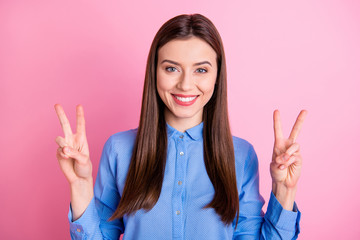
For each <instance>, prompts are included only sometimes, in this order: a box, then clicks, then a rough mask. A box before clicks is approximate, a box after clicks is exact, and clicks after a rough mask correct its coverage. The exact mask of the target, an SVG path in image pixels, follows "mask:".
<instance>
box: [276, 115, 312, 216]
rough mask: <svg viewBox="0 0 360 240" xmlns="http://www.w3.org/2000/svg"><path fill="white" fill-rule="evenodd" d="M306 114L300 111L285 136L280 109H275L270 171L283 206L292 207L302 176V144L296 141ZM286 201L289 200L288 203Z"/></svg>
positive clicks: (277, 195) (277, 196)
mask: <svg viewBox="0 0 360 240" xmlns="http://www.w3.org/2000/svg"><path fill="white" fill-rule="evenodd" d="M306 114H307V111H306V110H302V111H301V112H300V114H299V115H298V117H297V119H296V122H295V124H294V126H293V128H292V131H291V133H290V136H289V138H285V137H284V136H283V133H282V128H281V121H280V112H279V111H278V110H275V111H274V136H275V143H274V150H273V155H272V162H271V164H270V173H271V177H272V182H273V189H272V190H273V193H274V194H275V196H276V198H277V199H278V200H279V202H280V203H281V204H282V205H283V207H284V206H285V205H286V206H289V207H288V208H292V204H293V201H294V199H293V198H295V192H296V185H297V182H298V180H299V178H300V173H301V167H302V157H301V154H300V145H299V144H298V143H297V142H296V138H297V136H298V135H299V133H300V130H301V126H302V124H303V122H304V120H305V117H306ZM290 195H292V197H290ZM284 201H285V202H286V201H287V203H285V202H284ZM289 210H290V209H289Z"/></svg>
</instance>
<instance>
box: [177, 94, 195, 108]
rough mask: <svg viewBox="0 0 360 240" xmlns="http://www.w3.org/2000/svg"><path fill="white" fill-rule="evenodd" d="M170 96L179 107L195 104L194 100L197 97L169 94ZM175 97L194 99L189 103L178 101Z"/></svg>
mask: <svg viewBox="0 0 360 240" xmlns="http://www.w3.org/2000/svg"><path fill="white" fill-rule="evenodd" d="M171 96H172V97H173V99H174V101H175V102H176V103H177V104H179V105H181V106H190V105H193V104H194V102H196V99H198V98H197V96H198V95H183V94H171ZM175 96H178V97H184V98H185V97H196V98H195V99H194V100H192V101H190V102H181V101H180V100H178V99H177V98H176V97H175Z"/></svg>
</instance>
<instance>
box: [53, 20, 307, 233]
mask: <svg viewBox="0 0 360 240" xmlns="http://www.w3.org/2000/svg"><path fill="white" fill-rule="evenodd" d="M55 109H56V112H57V114H58V117H59V120H60V123H61V125H62V128H63V131H64V134H65V138H62V137H57V138H56V142H57V143H58V145H59V148H58V152H57V158H58V160H59V163H60V167H61V169H62V171H63V172H64V174H65V177H66V178H67V180H68V182H69V184H70V189H71V205H70V210H69V221H70V233H71V236H72V238H73V239H118V238H119V236H120V234H122V233H124V236H123V237H124V239H219V240H223V239H294V238H297V235H298V233H299V220H300V213H299V212H298V211H297V207H296V204H295V203H294V200H295V193H296V184H297V181H298V179H299V176H300V170H301V162H302V159H301V155H300V153H299V145H298V144H297V143H295V139H296V137H297V135H298V133H299V131H300V128H301V125H302V123H303V120H304V118H305V115H306V111H302V112H301V113H300V114H299V116H298V119H297V121H296V123H295V125H294V128H293V130H292V132H291V135H290V137H289V138H288V139H286V138H284V137H283V136H282V132H281V126H280V117H279V112H278V111H275V112H274V132H275V144H274V152H273V159H272V163H271V165H270V169H271V176H272V181H273V185H272V187H273V188H272V193H271V196H270V201H269V205H268V210H267V212H266V214H264V213H263V212H262V210H261V209H262V206H263V204H264V200H263V198H262V197H261V195H260V194H259V177H258V160H257V157H256V154H255V151H254V149H253V147H252V145H251V144H249V143H248V142H246V141H245V140H243V139H240V138H237V137H233V136H231V132H230V127H229V121H228V112H227V89H226V65H225V55H224V50H223V45H222V41H221V38H220V35H219V33H218V32H217V30H216V28H215V26H214V25H213V24H212V23H211V21H210V20H209V19H207V18H206V17H204V16H202V15H200V14H194V15H180V16H177V17H175V18H173V19H170V20H169V21H168V22H166V23H165V24H164V25H163V26H162V27H161V28H160V30H159V31H158V33H157V34H156V36H155V38H154V40H153V43H152V46H151V49H150V52H149V56H148V61H147V67H146V76H145V83H144V91H143V100H142V108H141V116H140V123H139V127H138V128H137V129H133V130H129V131H125V132H120V133H117V134H114V135H113V136H111V137H110V138H109V139H108V141H107V142H106V143H105V146H104V149H103V153H102V156H101V160H100V166H99V171H98V175H97V179H96V183H95V186H93V179H92V165H91V161H90V158H89V148H88V144H87V141H86V136H85V120H84V112H83V108H82V106H81V105H78V106H77V132H76V134H73V133H72V132H71V128H70V125H69V122H68V120H67V118H66V116H65V113H64V111H63V109H62V107H61V106H60V105H58V104H57V105H55ZM93 189H94V190H93Z"/></svg>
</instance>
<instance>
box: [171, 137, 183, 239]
mask: <svg viewBox="0 0 360 240" xmlns="http://www.w3.org/2000/svg"><path fill="white" fill-rule="evenodd" d="M175 142H176V145H177V146H176V164H175V179H174V189H173V201H172V202H173V221H174V231H173V238H174V239H178V238H179V239H181V238H182V233H183V230H182V229H183V217H182V215H183V202H182V195H183V190H184V188H183V179H184V170H185V165H186V149H185V136H184V135H183V134H181V135H177V137H176V140H175Z"/></svg>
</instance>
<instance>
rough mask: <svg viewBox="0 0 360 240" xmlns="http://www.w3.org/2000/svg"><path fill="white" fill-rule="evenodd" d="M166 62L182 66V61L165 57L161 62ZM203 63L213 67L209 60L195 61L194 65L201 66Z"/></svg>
mask: <svg viewBox="0 0 360 240" xmlns="http://www.w3.org/2000/svg"><path fill="white" fill-rule="evenodd" d="M164 62H168V63H171V64H174V65H177V66H180V63H178V62H175V61H172V60H168V59H165V60H163V61H162V62H161V64H163V63H164ZM203 64H209V65H210V66H211V67H212V65H211V63H210V62H209V61H202V62H198V63H195V64H194V66H199V65H203Z"/></svg>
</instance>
